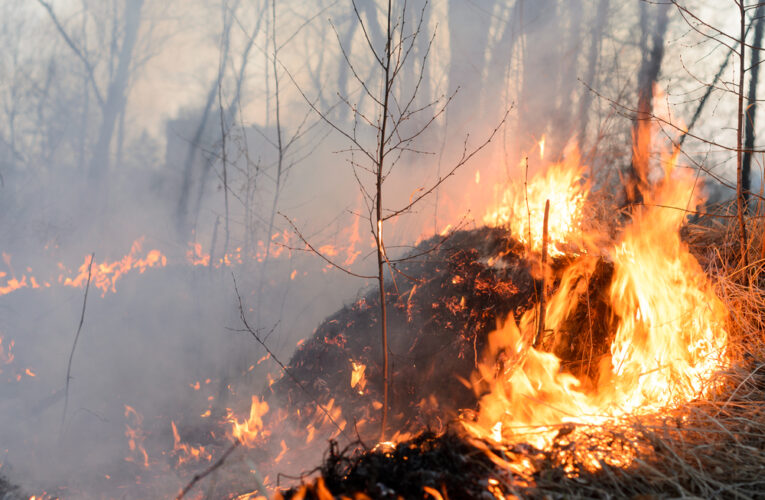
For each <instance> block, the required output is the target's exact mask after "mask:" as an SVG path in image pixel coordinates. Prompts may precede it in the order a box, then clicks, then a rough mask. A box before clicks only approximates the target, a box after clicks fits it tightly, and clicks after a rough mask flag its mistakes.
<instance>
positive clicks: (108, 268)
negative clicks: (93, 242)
mask: <svg viewBox="0 0 765 500" xmlns="http://www.w3.org/2000/svg"><path fill="white" fill-rule="evenodd" d="M143 241H144V237H143V236H142V237H140V238H138V239H137V240H135V241H134V242H133V244H132V245H131V247H130V252H129V253H128V254H127V255H125V256H124V257H122V258H121V259H119V260H115V261H112V262H109V261H103V262H100V263H99V262H93V265H92V266H91V265H90V259H91V257H90V255H87V256H85V257H84V259H83V263H82V265H80V267H79V268H78V269H77V273H76V274H75V273H72V271H70V270H69V269H68V268H67V267H66V266H65V265H64V264H63V263H62V262H59V263H58V269H59V271H60V272H59V275H58V279H57V281H58V283H59V284H61V285H63V286H68V287H74V288H84V287H85V285H86V284H87V281H88V270H89V269H90V279H91V284H92V285H93V286H94V287H96V288H98V289H99V290H101V296H104V295H106V294H107V293H108V292H110V291H111V292H116V291H117V287H116V283H117V280H119V279H120V278H121V277H122V276H124V275H125V274H127V273H129V272H131V271H138V273H139V274H143V273H144V271H146V269H149V268H152V267H165V266H166V265H167V257H165V255H164V254H162V252H160V251H159V250H157V249H152V250H150V251H149V252H148V253H147V254H146V256H145V257H143V258H141V257H139V255H140V254H141V248H142V246H143ZM3 260H4V262H5V265H6V266H7V267H8V269H9V270H10V273H11V278H10V279H9V280H7V281H6V283H5V285H0V295H6V294H8V293H11V292H13V291H16V290H18V289H20V288H40V287H41V286H40V284H39V282H38V280H37V279H36V278H35V277H34V276H31V275H30V276H29V277H27V275H22V277H21V279H18V278H16V276H15V274H14V272H13V268H12V267H11V257H10V255H8V254H6V253H3ZM27 271H28V272H30V273H31V269H30V268H27ZM5 276H7V273H5V272H0V278H4V277H5ZM43 286H45V287H46V288H49V287H50V286H51V285H50V283H49V282H47V281H46V282H44V284H43Z"/></svg>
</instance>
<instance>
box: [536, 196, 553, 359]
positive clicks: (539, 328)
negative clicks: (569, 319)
mask: <svg viewBox="0 0 765 500" xmlns="http://www.w3.org/2000/svg"><path fill="white" fill-rule="evenodd" d="M549 215H550V200H547V201H546V202H545V218H544V222H543V223H542V293H540V294H539V314H538V320H537V334H536V335H535V336H534V348H535V349H536V348H537V347H539V343H540V342H541V341H542V332H543V331H544V329H545V277H546V274H547V270H546V269H545V266H546V265H547V219H548V217H549Z"/></svg>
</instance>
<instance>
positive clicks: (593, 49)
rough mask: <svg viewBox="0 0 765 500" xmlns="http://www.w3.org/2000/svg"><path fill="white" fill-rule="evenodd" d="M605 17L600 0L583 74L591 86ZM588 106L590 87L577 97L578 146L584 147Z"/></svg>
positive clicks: (604, 2) (604, 3) (604, 1)
mask: <svg viewBox="0 0 765 500" xmlns="http://www.w3.org/2000/svg"><path fill="white" fill-rule="evenodd" d="M607 18H608V0H600V2H598V11H597V13H596V14H595V29H593V30H592V40H591V41H590V51H589V54H588V57H587V73H586V74H585V76H584V83H585V84H587V85H589V86H591V87H594V85H595V75H596V74H597V70H598V61H599V59H600V50H601V47H602V45H603V32H604V31H605V25H606V19H607ZM590 106H592V92H590V89H588V88H585V89H583V90H582V96H581V98H580V99H579V132H578V134H577V143H578V144H579V147H580V148H584V145H585V142H586V140H587V124H588V122H589V116H590Z"/></svg>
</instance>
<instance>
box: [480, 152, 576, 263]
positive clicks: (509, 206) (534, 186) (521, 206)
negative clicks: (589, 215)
mask: <svg viewBox="0 0 765 500" xmlns="http://www.w3.org/2000/svg"><path fill="white" fill-rule="evenodd" d="M542 144H543V143H542ZM584 172H585V167H584V166H581V165H580V164H579V153H578V151H576V150H572V151H570V152H569V153H568V154H567V155H566V157H565V158H564V160H563V161H562V162H560V163H554V164H551V165H549V166H548V168H547V169H546V170H545V171H544V172H542V173H538V174H537V175H535V176H534V177H533V178H532V179H529V182H528V183H525V182H515V183H513V184H511V185H510V186H509V187H508V188H507V189H506V190H505V191H504V192H503V193H502V198H501V202H500V203H499V204H498V206H497V207H496V208H495V209H494V210H490V211H489V212H488V213H487V214H486V215H485V216H484V219H483V220H484V223H485V224H486V225H488V226H492V227H505V228H507V229H509V230H510V232H511V234H512V235H513V236H514V237H515V238H516V239H518V240H519V241H521V242H522V243H524V244H527V245H528V244H529V242H531V245H530V246H531V249H532V250H533V251H535V252H539V251H540V250H541V249H542V232H543V231H542V229H543V219H544V211H545V203H546V201H547V200H550V215H549V221H548V252H549V254H550V255H552V256H560V255H563V254H564V253H565V247H566V246H567V245H569V246H570V245H572V244H576V243H577V242H580V240H581V232H582V219H583V210H584V203H585V200H586V199H587V194H588V193H589V184H588V183H587V182H586V181H584V180H583V176H584Z"/></svg>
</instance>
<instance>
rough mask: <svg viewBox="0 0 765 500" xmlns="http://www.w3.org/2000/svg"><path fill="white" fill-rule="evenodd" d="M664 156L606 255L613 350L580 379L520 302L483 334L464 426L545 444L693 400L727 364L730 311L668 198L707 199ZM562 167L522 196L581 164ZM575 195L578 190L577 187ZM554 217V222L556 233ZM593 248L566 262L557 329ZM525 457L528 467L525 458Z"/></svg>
mask: <svg viewBox="0 0 765 500" xmlns="http://www.w3.org/2000/svg"><path fill="white" fill-rule="evenodd" d="M664 160H665V161H664V165H665V167H664V171H663V178H661V179H660V180H659V181H657V182H656V184H655V185H654V186H653V188H652V189H650V190H648V189H646V192H644V193H643V199H644V202H645V203H644V205H643V206H641V207H639V208H636V210H635V212H634V214H633V219H632V221H631V223H630V224H629V225H628V226H627V227H626V228H625V229H624V230H623V232H622V234H621V236H620V237H619V239H618V240H617V241H616V243H614V244H613V246H612V248H611V249H610V251H607V255H606V258H608V259H610V260H612V262H613V265H614V274H613V279H612V284H611V286H610V289H609V297H608V298H609V302H610V306H611V309H612V311H613V312H614V314H615V316H616V319H617V321H618V326H617V327H616V331H615V333H614V337H613V343H612V345H611V350H610V359H606V360H604V362H603V363H602V364H601V365H600V373H599V376H598V378H597V381H596V382H595V383H594V387H592V388H590V389H585V387H584V384H582V382H581V381H580V380H579V379H578V378H576V377H575V376H574V375H571V374H568V373H565V372H564V371H563V370H562V368H561V360H560V359H559V358H557V357H556V356H555V355H554V354H551V353H547V352H542V351H539V350H537V349H534V348H533V347H531V346H530V345H529V344H530V339H532V338H533V337H534V326H535V323H536V318H535V315H536V311H530V312H528V313H526V314H525V315H524V316H523V317H522V318H521V320H520V322H519V323H516V322H515V320H514V319H513V318H512V317H510V318H509V319H508V320H507V321H505V322H504V324H502V325H501V326H500V327H499V328H498V329H497V330H496V331H494V332H493V333H491V334H490V336H489V341H488V347H487V349H486V352H485V353H484V359H483V361H482V363H481V365H480V367H479V370H478V372H477V373H476V374H474V376H473V384H474V387H475V389H476V391H477V393H478V394H484V395H483V396H482V397H481V399H480V405H479V411H478V413H477V415H475V417H474V418H472V419H465V420H464V421H463V424H464V426H465V428H466V429H467V431H468V432H469V433H471V434H472V435H475V436H478V437H481V438H484V439H493V440H494V441H497V442H518V441H520V440H523V441H525V442H528V443H530V444H532V445H534V446H537V447H538V448H540V449H548V448H549V447H550V446H551V444H552V440H553V439H554V438H555V436H556V435H558V433H559V432H560V430H561V426H565V425H567V424H583V425H601V424H605V423H609V422H619V421H620V420H621V419H623V418H625V417H628V416H632V415H637V414H646V413H649V412H653V411H656V410H658V409H663V408H668V407H672V406H675V405H678V404H680V403H682V402H686V401H690V400H692V399H693V398H696V397H699V396H701V395H703V394H705V393H706V391H708V390H709V389H710V388H711V387H712V386H713V383H712V382H713V377H714V375H715V373H716V372H717V371H718V370H719V369H720V368H722V367H724V366H725V364H726V356H725V346H726V341H727V333H726V330H725V324H726V321H727V311H726V308H725V307H724V305H723V303H722V302H721V300H720V299H719V298H718V297H717V296H716V295H715V293H714V291H713V289H712V285H711V283H710V282H709V280H708V278H707V277H706V275H705V274H704V272H703V270H702V269H701V266H700V265H699V263H698V262H697V261H696V259H695V258H694V257H693V256H692V255H691V253H690V252H689V250H688V248H687V246H686V245H685V244H684V243H683V242H682V240H681V239H680V234H679V230H680V228H681V226H682V224H683V222H684V219H685V215H686V213H685V212H684V211H683V210H682V209H679V210H678V209H671V208H667V207H686V206H689V205H692V206H694V207H695V206H697V205H698V204H699V203H700V202H701V201H702V200H701V197H700V195H699V194H698V192H697V190H696V189H695V185H694V179H693V176H692V174H691V173H689V172H688V171H683V170H681V169H678V168H676V166H675V157H674V156H672V157H671V158H665V159H664ZM568 167H569V169H568V170H567V169H566V168H565V167H564V166H561V165H553V167H552V169H551V170H550V171H548V172H547V174H546V175H544V176H543V177H540V178H539V179H538V181H539V184H538V185H537V184H536V182H535V183H533V184H532V185H531V186H529V192H530V193H533V196H531V195H530V196H529V198H530V199H535V200H538V199H541V197H537V196H538V195H542V196H546V195H547V193H549V196H553V197H554V196H556V192H555V191H554V190H555V189H556V186H561V185H562V186H571V185H572V182H571V179H572V176H577V175H579V173H580V172H581V170H580V169H579V168H576V166H574V165H569V166H568ZM562 192H563V193H566V194H565V199H566V200H571V199H572V198H571V196H570V193H571V191H568V190H563V191H562ZM575 196H576V197H577V199H578V197H579V196H582V197H583V196H584V192H580V193H578V194H576V195H575ZM516 197H518V194H517V193H516ZM521 200H522V198H521ZM508 201H512V203H513V207H514V208H513V209H512V210H511V211H509V212H507V215H508V219H507V221H508V225H509V226H510V227H511V228H517V229H515V231H516V232H517V234H518V236H519V237H520V236H521V235H522V234H523V231H524V229H525V228H524V226H523V222H522V220H523V219H524V217H523V216H522V213H521V214H519V213H518V209H517V208H515V207H517V205H518V201H517V200H509V199H508ZM520 203H523V201H521V202H520ZM577 206H579V205H577ZM521 212H522V211H521ZM571 215H572V219H570V220H567V221H564V223H563V224H564V225H563V228H562V230H561V231H558V232H557V233H555V234H556V238H559V239H557V242H558V243H565V242H566V240H565V239H563V238H562V237H561V235H564V234H566V231H568V229H569V228H572V227H580V221H579V220H577V219H575V218H573V215H574V214H573V213H571ZM577 215H579V216H581V211H579V212H577ZM510 216H512V217H513V218H510ZM516 218H517V219H521V220H520V221H516V220H515V219H516ZM551 219H552V217H551ZM532 223H533V221H532ZM536 226H537V227H539V226H541V224H536ZM553 228H555V223H552V224H551V233H552V231H553ZM557 229H561V228H557ZM532 242H533V244H536V243H537V240H536V239H535V238H532ZM597 259H598V257H597V256H593V255H584V256H581V257H579V258H578V259H577V261H576V262H575V263H574V264H573V265H572V266H571V267H570V268H569V269H568V270H567V271H566V272H565V273H564V275H563V278H562V279H561V283H560V285H559V287H558V289H557V291H556V292H555V294H553V296H552V297H551V298H550V300H549V302H548V306H547V309H546V317H545V324H546V325H547V326H548V328H549V329H550V330H552V335H555V332H556V331H557V330H558V328H559V326H561V325H562V324H563V321H564V320H566V318H567V317H568V316H569V315H570V314H571V312H572V310H573V308H574V307H575V306H576V303H577V300H578V297H577V295H576V293H575V292H574V290H575V288H576V285H575V284H576V282H577V281H579V280H581V278H583V277H586V276H587V275H588V274H591V273H592V270H593V269H594V264H595V263H596V262H597ZM571 439H574V438H571ZM602 460H605V461H606V462H608V463H611V464H615V465H620V464H621V465H625V464H626V463H629V456H625V455H624V454H621V455H620V454H619V453H611V454H610V455H609V456H607V457H590V460H589V465H590V466H592V467H595V468H597V467H599V465H598V464H599V463H600V462H599V461H602ZM585 462H587V460H585ZM526 465H527V466H528V467H531V466H530V462H529V463H528V464H526Z"/></svg>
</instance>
